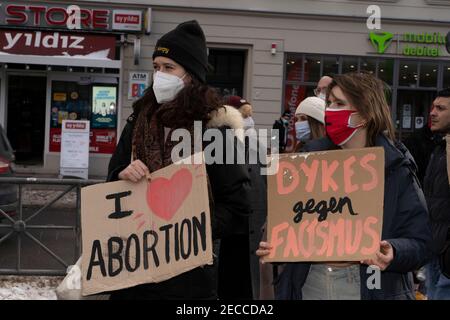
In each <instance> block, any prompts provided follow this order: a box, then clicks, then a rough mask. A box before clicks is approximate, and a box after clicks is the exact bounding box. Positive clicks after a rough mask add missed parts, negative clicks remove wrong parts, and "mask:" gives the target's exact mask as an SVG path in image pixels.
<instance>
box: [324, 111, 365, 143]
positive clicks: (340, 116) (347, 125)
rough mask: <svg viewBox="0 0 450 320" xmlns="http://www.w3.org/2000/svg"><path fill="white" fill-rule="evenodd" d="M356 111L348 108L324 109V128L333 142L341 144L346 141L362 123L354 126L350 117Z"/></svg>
mask: <svg viewBox="0 0 450 320" xmlns="http://www.w3.org/2000/svg"><path fill="white" fill-rule="evenodd" d="M357 113H358V112H356V111H354V110H348V109H330V108H327V109H325V130H326V132H327V136H328V137H329V138H330V139H331V141H333V143H334V144H336V145H338V146H342V145H343V144H345V143H346V142H348V141H349V140H350V139H351V138H352V137H353V136H354V135H355V133H356V131H357V130H358V129H359V128H360V127H362V126H363V125H362V124H361V125H358V126H354V125H353V124H352V123H351V117H352V115H353V114H357Z"/></svg>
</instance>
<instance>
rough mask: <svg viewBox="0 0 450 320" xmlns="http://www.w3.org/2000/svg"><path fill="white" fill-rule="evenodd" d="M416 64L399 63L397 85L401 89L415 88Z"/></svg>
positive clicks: (411, 62) (408, 62) (412, 62)
mask: <svg viewBox="0 0 450 320" xmlns="http://www.w3.org/2000/svg"><path fill="white" fill-rule="evenodd" d="M417 67H418V65H417V62H414V61H400V66H399V79H398V84H399V85H400V86H402V87H410V88H415V87H417V78H418V72H417Z"/></svg>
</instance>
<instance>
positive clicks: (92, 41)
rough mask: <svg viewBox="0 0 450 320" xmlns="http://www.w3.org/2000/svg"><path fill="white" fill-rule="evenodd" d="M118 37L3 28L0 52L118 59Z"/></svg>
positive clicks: (0, 36) (0, 35)
mask: <svg viewBox="0 0 450 320" xmlns="http://www.w3.org/2000/svg"><path fill="white" fill-rule="evenodd" d="M115 47H116V38H115V37H114V36H108V35H102V36H97V35H85V34H76V33H65V32H43V31H13V30H0V53H6V54H21V55H37V56H64V57H73V56H77V57H89V58H92V59H111V60H113V59H114V58H115Z"/></svg>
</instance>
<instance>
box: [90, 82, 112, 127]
mask: <svg viewBox="0 0 450 320" xmlns="http://www.w3.org/2000/svg"><path fill="white" fill-rule="evenodd" d="M116 105H117V88H116V87H100V86H93V87H92V119H91V124H92V128H94V129H106V128H116V118H117V117H116V115H117V112H116Z"/></svg>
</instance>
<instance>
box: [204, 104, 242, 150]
mask: <svg viewBox="0 0 450 320" xmlns="http://www.w3.org/2000/svg"><path fill="white" fill-rule="evenodd" d="M224 107H225V109H224V108H220V109H219V110H218V111H213V112H211V114H210V115H211V120H209V121H208V124H207V125H206V126H207V128H220V127H224V126H227V127H230V128H231V129H241V130H237V131H236V136H237V137H238V138H239V140H241V141H244V119H243V118H242V114H241V113H240V112H239V110H237V109H236V108H234V107H232V106H227V105H224Z"/></svg>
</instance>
